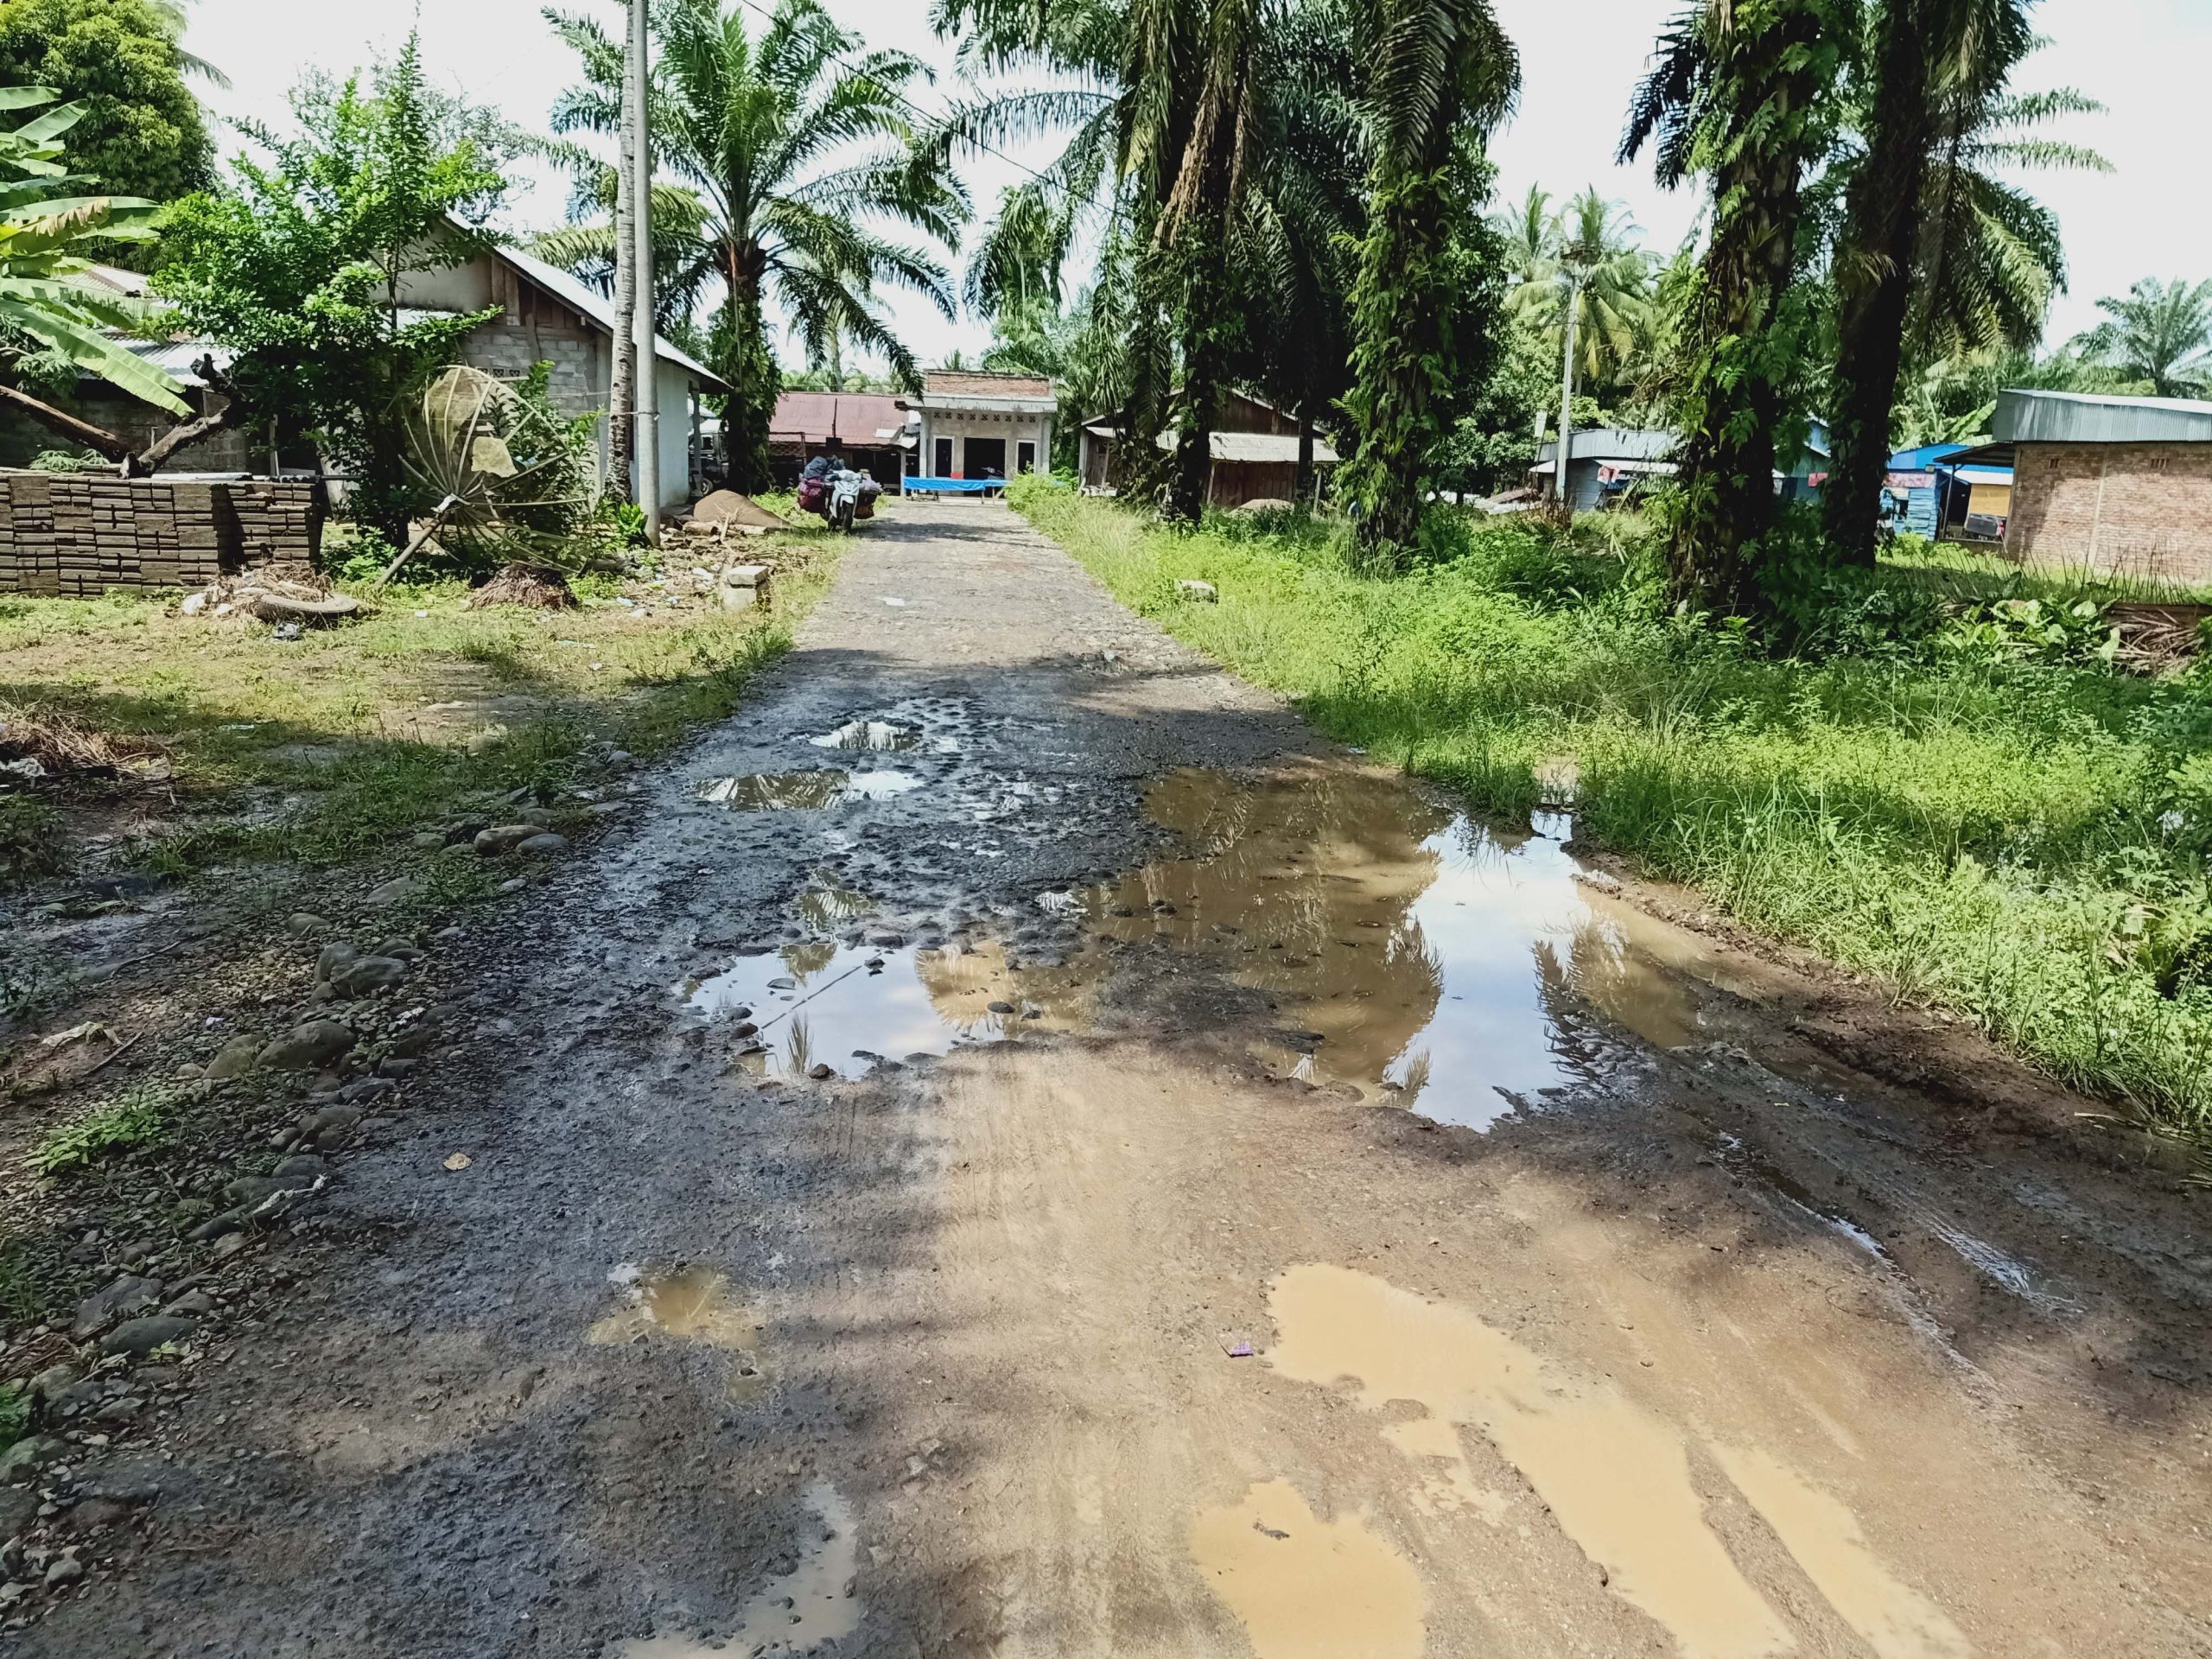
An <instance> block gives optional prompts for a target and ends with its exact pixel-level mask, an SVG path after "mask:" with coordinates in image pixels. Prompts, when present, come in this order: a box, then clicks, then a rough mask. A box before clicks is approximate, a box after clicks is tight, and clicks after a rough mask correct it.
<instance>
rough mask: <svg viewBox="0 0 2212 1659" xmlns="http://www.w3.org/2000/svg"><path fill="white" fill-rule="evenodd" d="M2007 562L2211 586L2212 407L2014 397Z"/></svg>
mask: <svg viewBox="0 0 2212 1659" xmlns="http://www.w3.org/2000/svg"><path fill="white" fill-rule="evenodd" d="M1993 430H1994V431H1995V433H1996V435H1997V437H1998V440H1999V442H2000V443H2003V444H2006V445H2009V446H2010V447H2011V448H2012V457H2013V462H2012V491H2011V499H2010V503H2009V505H2010V507H2011V512H2010V515H2009V517H2008V518H2007V519H2006V523H2005V553H2006V554H2007V556H2010V557H2012V558H2013V559H2016V560H2018V562H2019V563H2022V564H2024V565H2029V566H2031V567H2035V568H2038V569H2063V570H2069V571H2078V572H2081V573H2082V574H2085V575H2094V576H2099V577H2113V576H2120V577H2127V578H2133V579H2134V580H2138V581H2146V582H2171V583H2176V584H2182V585H2186V586H2190V587H2198V586H2203V585H2206V584H2212V403H2198V402H2194V401H2191V400H2189V399H2185V398H2179V397H2105V396H2101V395H2093V394H2086V393H2081V392H2063V391H2005V392H2001V393H1999V396H1998V399H1997V413H1996V416H1995V419H1994V421H1993Z"/></svg>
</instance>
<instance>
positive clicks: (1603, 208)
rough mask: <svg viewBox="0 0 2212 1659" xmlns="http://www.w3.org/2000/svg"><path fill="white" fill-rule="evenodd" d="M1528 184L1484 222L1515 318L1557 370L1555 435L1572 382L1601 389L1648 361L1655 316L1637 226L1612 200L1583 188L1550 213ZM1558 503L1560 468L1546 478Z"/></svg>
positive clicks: (1566, 411) (1563, 494) (1563, 475)
mask: <svg viewBox="0 0 2212 1659" xmlns="http://www.w3.org/2000/svg"><path fill="white" fill-rule="evenodd" d="M1550 200H1551V198H1550V197H1549V196H1548V194H1545V192H1543V191H1541V190H1540V189H1537V188H1535V187H1534V186H1531V187H1530V188H1529V194H1528V195H1527V196H1526V197H1524V198H1523V199H1522V202H1521V205H1520V206H1519V207H1517V208H1516V209H1515V210H1514V211H1513V212H1511V213H1504V214H1500V215H1498V216H1497V219H1494V220H1493V221H1492V222H1493V224H1494V226H1495V227H1496V228H1497V231H1498V232H1499V233H1500V234H1501V235H1502V236H1503V238H1505V244H1506V247H1507V250H1508V258H1509V259H1510V262H1511V265H1512V269H1513V270H1514V272H1515V275H1516V283H1515V285H1514V287H1513V289H1512V290H1511V292H1510V295H1509V296H1508V298H1507V302H1506V304H1507V307H1508V309H1509V311H1510V314H1511V315H1513V316H1514V318H1515V320H1516V321H1518V322H1520V323H1521V324H1522V326H1523V327H1528V328H1530V329H1533V330H1534V331H1535V333H1536V334H1538V335H1539V336H1540V337H1541V338H1542V339H1543V340H1546V341H1547V342H1548V346H1547V349H1548V353H1549V354H1550V356H1551V357H1552V359H1554V361H1556V362H1558V363H1559V365H1560V404H1559V418H1560V431H1561V432H1562V433H1565V432H1567V431H1569V430H1570V429H1572V428H1573V406H1574V387H1575V382H1576V380H1577V378H1580V379H1581V380H1582V381H1583V382H1584V383H1585V384H1586V385H1592V386H1605V385H1612V384H1614V383H1618V381H1620V380H1621V379H1622V378H1624V376H1625V375H1626V374H1627V373H1628V372H1629V371H1630V367H1631V365H1640V364H1642V363H1643V362H1644V361H1645V360H1646V359H1648V358H1649V355H1650V353H1651V349H1652V345H1653V339H1654V330H1655V327H1656V311H1655V309H1654V306H1653V302H1652V298H1651V291H1650V290H1651V277H1652V271H1653V267H1654V263H1655V262H1654V261H1653V259H1652V257H1651V256H1650V255H1649V254H1648V253H1646V252H1645V251H1643V248H1642V247H1640V246H1638V245H1637V243H1636V242H1635V241H1634V239H1633V238H1634V235H1635V232H1636V229H1637V226H1636V225H1635V222H1634V221H1633V220H1631V219H1630V218H1629V217H1628V214H1627V210H1626V209H1625V208H1624V207H1623V206H1622V205H1621V204H1620V203H1618V202H1615V201H1608V200H1606V199H1605V197H1603V196H1601V195H1599V194H1598V190H1597V187H1596V186H1594V185H1592V186H1591V187H1590V188H1587V189H1585V190H1584V191H1583V192H1582V193H1581V194H1579V195H1577V196H1574V197H1573V198H1572V199H1571V200H1569V201H1568V202H1567V206H1566V207H1564V208H1563V209H1561V210H1560V212H1559V213H1550V212H1549V211H1548V206H1549V203H1550ZM1553 481H1554V488H1555V491H1556V493H1557V494H1558V496H1559V499H1561V500H1565V499H1567V467H1566V465H1565V462H1564V461H1561V463H1560V465H1559V467H1558V468H1557V471H1556V472H1555V474H1554V480H1553Z"/></svg>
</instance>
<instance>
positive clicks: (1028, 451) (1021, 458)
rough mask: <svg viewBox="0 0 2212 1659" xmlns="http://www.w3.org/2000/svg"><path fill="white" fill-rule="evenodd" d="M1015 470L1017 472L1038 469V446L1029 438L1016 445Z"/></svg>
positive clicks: (1028, 471) (1029, 471) (1030, 471)
mask: <svg viewBox="0 0 2212 1659" xmlns="http://www.w3.org/2000/svg"><path fill="white" fill-rule="evenodd" d="M1036 470H1037V446H1036V445H1035V444H1034V443H1033V442H1030V441H1029V440H1028V439H1027V438H1024V439H1022V441H1021V442H1019V443H1017V444H1015V445H1014V471H1016V472H1017V473H1033V472H1035V471H1036Z"/></svg>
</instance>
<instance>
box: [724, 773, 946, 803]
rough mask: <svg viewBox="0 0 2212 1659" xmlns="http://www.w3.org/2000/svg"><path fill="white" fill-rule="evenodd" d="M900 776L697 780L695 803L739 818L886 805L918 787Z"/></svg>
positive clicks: (746, 776) (805, 775)
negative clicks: (855, 805) (748, 814)
mask: <svg viewBox="0 0 2212 1659" xmlns="http://www.w3.org/2000/svg"><path fill="white" fill-rule="evenodd" d="M921 782H922V780H921V779H918V778H915V777H912V776H910V775H908V774H907V773H906V772H885V771H874V772H846V771H843V770H842V769H840V768H837V767H835V766H826V767H823V768H822V769H821V770H819V771H815V772H747V773H746V774H744V775H743V776H741V777H734V778H702V779H700V780H699V781H698V783H697V784H696V785H695V786H694V788H693V795H694V798H696V799H698V800H701V801H704V802H707V803H709V804H712V805H715V806H727V807H730V808H732V809H734V810H737V811H741V812H795V811H818V810H821V809H823V808H824V807H831V806H843V805H845V804H848V803H849V802H853V801H882V800H888V799H890V798H891V797H893V796H894V795H904V794H905V793H906V791H908V790H910V789H918V788H920V787H921Z"/></svg>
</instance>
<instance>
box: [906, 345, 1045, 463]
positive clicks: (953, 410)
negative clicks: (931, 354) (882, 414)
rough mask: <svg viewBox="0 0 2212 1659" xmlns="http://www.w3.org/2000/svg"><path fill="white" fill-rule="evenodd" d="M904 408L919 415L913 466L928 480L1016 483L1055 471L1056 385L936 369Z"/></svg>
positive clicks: (1011, 376) (1035, 379) (1028, 377)
mask: <svg viewBox="0 0 2212 1659" xmlns="http://www.w3.org/2000/svg"><path fill="white" fill-rule="evenodd" d="M900 406H901V407H902V408H905V409H908V410H913V411H914V412H915V413H917V414H918V415H919V416H921V431H920V439H921V442H920V443H919V444H918V446H917V456H916V465H917V467H918V470H919V472H920V473H921V474H922V476H923V477H925V478H947V479H955V478H957V479H979V478H989V477H994V476H995V477H999V478H1011V477H1013V476H1014V474H1016V473H1041V472H1047V471H1050V470H1051V468H1052V417H1053V416H1055V415H1057V414H1058V412H1059V399H1058V397H1055V396H1054V395H1053V392H1052V382H1051V381H1050V380H1046V379H1042V378H1039V377H1037V376H1034V375H1027V374H975V373H969V372H965V371H961V370H947V369H936V370H932V371H931V372H929V373H928V374H925V375H924V376H923V377H922V392H921V396H920V397H907V398H902V399H901V400H900Z"/></svg>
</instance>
